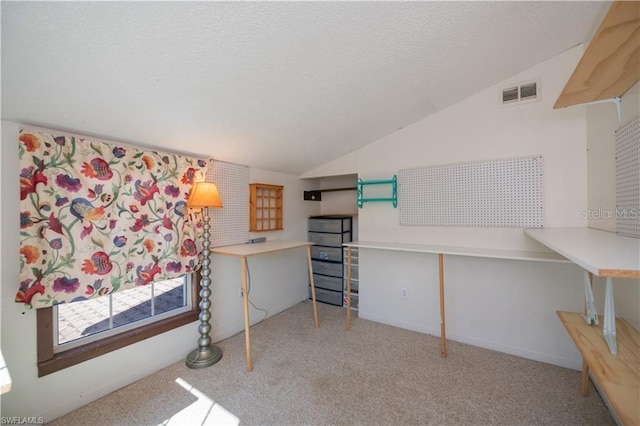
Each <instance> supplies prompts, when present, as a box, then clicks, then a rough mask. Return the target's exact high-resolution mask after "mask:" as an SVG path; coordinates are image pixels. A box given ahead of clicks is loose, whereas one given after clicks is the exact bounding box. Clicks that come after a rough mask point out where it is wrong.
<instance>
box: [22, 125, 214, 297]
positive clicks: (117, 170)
mask: <svg viewBox="0 0 640 426" xmlns="http://www.w3.org/2000/svg"><path fill="white" fill-rule="evenodd" d="M19 152H20V288H19V290H18V293H17V295H16V301H17V302H22V303H25V304H26V305H28V306H29V307H32V308H40V307H47V306H51V305H55V304H58V303H68V302H75V301H80V300H86V299H92V298H95V297H98V296H102V295H105V294H110V293H114V292H116V291H119V290H124V289H128V288H132V287H134V286H142V285H146V284H149V283H151V282H153V281H159V280H163V279H170V278H175V277H178V276H180V275H184V274H186V273H190V272H192V271H193V270H194V268H196V266H197V264H198V249H197V247H196V241H197V236H196V227H195V226H194V224H193V223H194V221H192V220H190V219H189V215H188V214H187V207H186V200H187V197H188V194H189V190H190V189H191V185H192V184H193V182H195V181H199V180H204V175H205V173H206V164H207V162H205V161H204V160H198V159H192V158H188V157H184V156H180V155H176V154H170V153H161V152H155V151H142V150H139V149H134V148H131V147H124V146H118V145H110V144H106V143H103V142H96V141H90V140H87V139H82V138H77V137H69V136H56V135H50V134H45V133H39V132H30V131H25V130H22V131H21V132H20V134H19Z"/></svg>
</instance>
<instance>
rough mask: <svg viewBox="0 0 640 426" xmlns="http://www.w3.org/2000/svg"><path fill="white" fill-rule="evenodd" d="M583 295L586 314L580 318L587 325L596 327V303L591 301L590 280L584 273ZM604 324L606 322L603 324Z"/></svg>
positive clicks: (587, 273) (586, 273) (587, 274)
mask: <svg viewBox="0 0 640 426" xmlns="http://www.w3.org/2000/svg"><path fill="white" fill-rule="evenodd" d="M584 293H585V297H586V299H585V300H586V304H587V306H586V308H587V312H586V314H582V318H583V319H584V321H585V322H586V323H587V324H589V325H594V324H595V325H598V313H597V312H596V302H595V300H594V299H593V290H592V289H591V279H590V277H589V272H587V271H584ZM605 324H606V322H605Z"/></svg>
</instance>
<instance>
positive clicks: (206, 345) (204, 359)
mask: <svg viewBox="0 0 640 426" xmlns="http://www.w3.org/2000/svg"><path fill="white" fill-rule="evenodd" d="M187 207H189V208H192V209H201V210H202V220H203V224H204V233H203V242H202V270H201V279H200V286H201V290H200V315H198V318H199V319H200V325H199V326H198V331H199V332H200V338H199V339H198V348H197V349H195V350H194V351H192V352H191V353H190V354H189V355H187V359H186V361H185V363H186V364H187V367H189V368H193V369H197V368H205V367H208V366H210V365H213V364H215V363H216V362H218V361H220V358H222V351H221V350H220V348H219V347H217V346H215V345H212V344H211V337H210V336H209V332H210V331H211V325H209V320H210V319H211V313H210V312H209V308H211V302H210V301H209V296H211V290H210V289H209V285H210V284H211V278H209V275H210V274H211V269H209V264H210V263H211V259H210V258H209V255H210V253H209V245H210V243H211V241H210V237H211V234H210V233H209V229H210V225H209V215H208V214H207V209H208V208H215V207H222V201H220V194H219V193H218V188H216V186H215V184H213V183H210V182H197V183H195V184H194V185H193V189H192V190H191V193H190V194H189V200H188V201H187Z"/></svg>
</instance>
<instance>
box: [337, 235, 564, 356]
mask: <svg viewBox="0 0 640 426" xmlns="http://www.w3.org/2000/svg"><path fill="white" fill-rule="evenodd" d="M343 246H345V247H347V330H349V329H350V328H351V248H352V247H358V248H364V249H377V250H395V251H407V252H415V253H430V254H437V255H438V275H439V291H440V355H441V356H442V357H443V358H444V357H446V356H447V341H446V326H445V314H444V255H445V254H446V255H453V256H471V257H488V258H492V259H509V260H528V261H537V262H561V263H569V260H567V259H566V258H564V257H563V256H560V255H558V254H556V253H549V252H535V251H523V250H500V249H490V248H473V247H456V246H443V245H430V244H411V243H388V242H377V241H353V242H350V243H345V244H343Z"/></svg>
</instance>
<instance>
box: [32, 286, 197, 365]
mask: <svg viewBox="0 0 640 426" xmlns="http://www.w3.org/2000/svg"><path fill="white" fill-rule="evenodd" d="M199 289H200V286H199V274H196V277H195V279H191V276H183V277H180V278H176V279H172V280H166V281H159V282H155V283H152V284H149V285H146V286H141V287H136V288H133V289H129V290H125V291H122V292H119V293H114V294H111V295H109V296H105V297H100V298H97V299H92V300H87V301H82V302H74V303H70V304H62V305H59V306H54V307H51V308H42V309H39V310H38V375H39V376H40V377H42V376H45V375H47V374H50V373H53V372H55V371H59V370H61V369H64V368H67V367H70V366H72V365H75V364H78V363H80V362H83V361H86V360H89V359H91V358H94V357H96V356H100V355H103V354H106V353H108V352H111V351H113V350H116V349H120V348H122V347H125V346H128V345H130V344H133V343H136V342H139V341H141V340H144V339H147V338H149V337H152V336H155V335H158V334H161V333H164V332H165V331H168V330H171V329H174V328H177V327H180V326H182V325H185V324H188V323H190V322H193V321H196V320H197V319H198V313H199V310H198V308H197V306H198V303H199V298H198V296H197V295H198V293H199Z"/></svg>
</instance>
